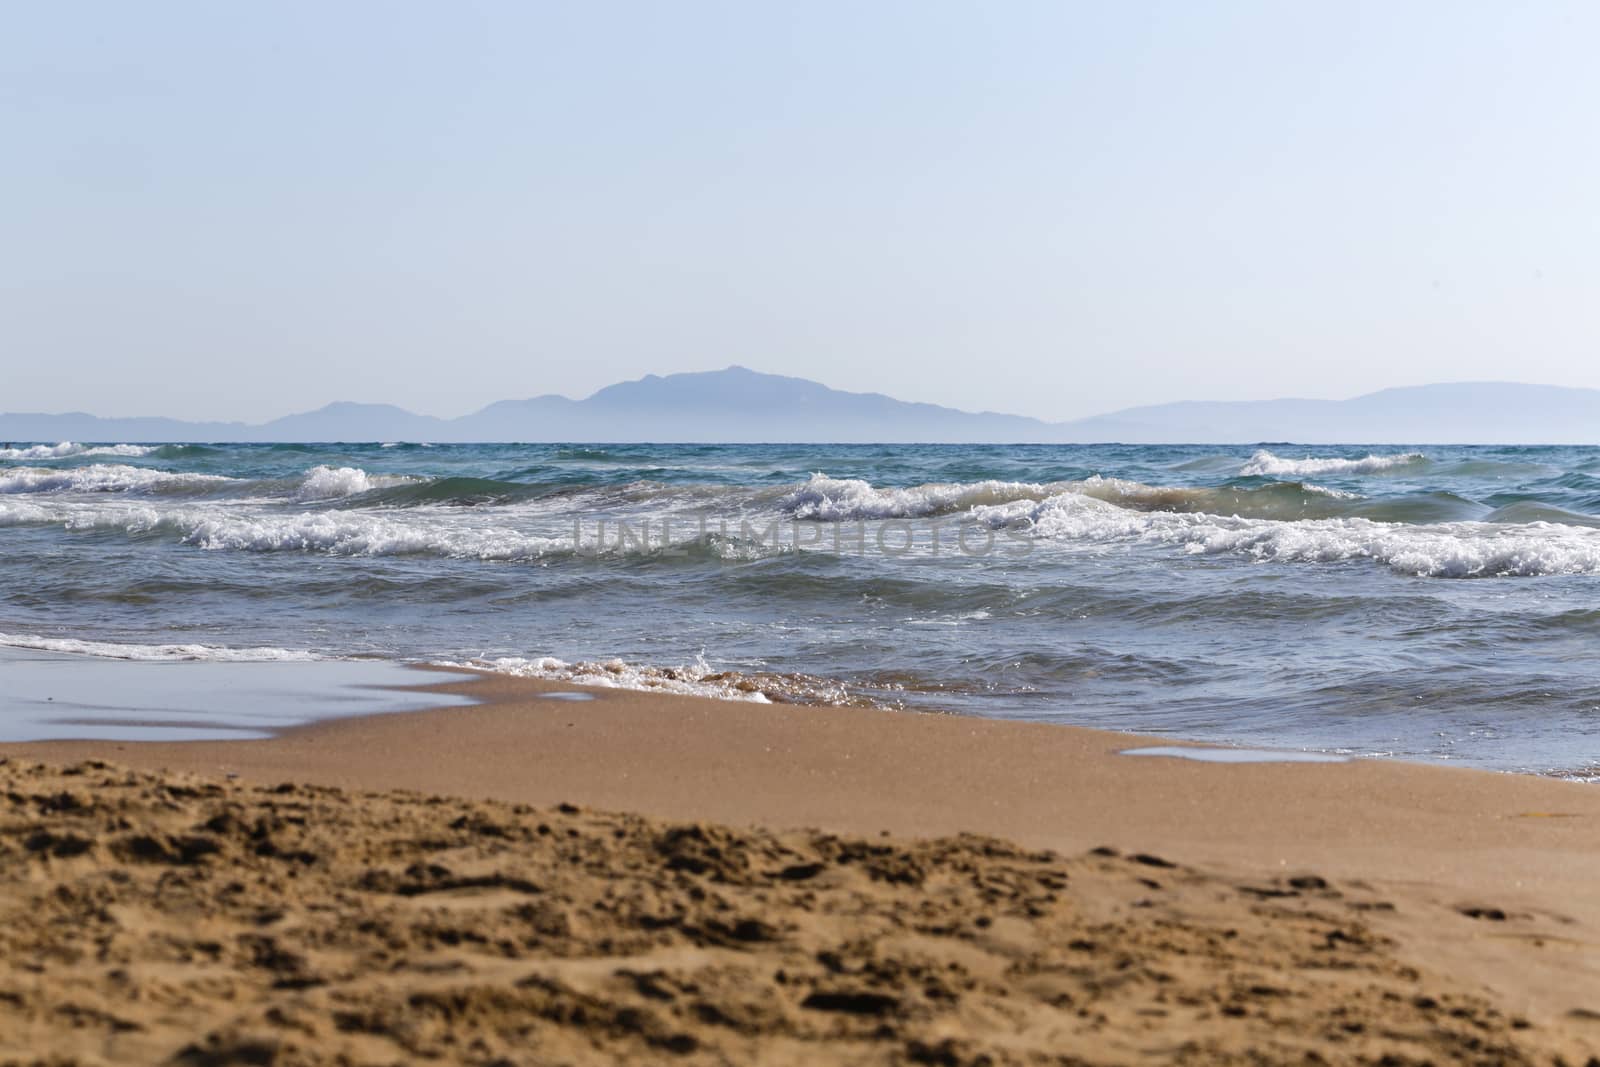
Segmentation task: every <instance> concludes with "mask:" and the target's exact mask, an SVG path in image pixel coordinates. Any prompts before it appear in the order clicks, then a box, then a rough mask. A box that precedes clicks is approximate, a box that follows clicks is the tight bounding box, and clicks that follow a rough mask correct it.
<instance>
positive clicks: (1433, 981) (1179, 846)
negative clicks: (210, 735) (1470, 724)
mask: <svg viewBox="0 0 1600 1067" xmlns="http://www.w3.org/2000/svg"><path fill="white" fill-rule="evenodd" d="M442 677H443V680H442V681H440V682H438V683H436V684H434V685H432V686H430V689H433V690H434V691H437V692H456V693H464V694H470V695H472V696H474V697H477V698H478V699H480V700H483V701H485V702H484V703H483V704H481V705H476V706H470V707H465V708H461V707H457V708H450V709H442V710H436V711H423V712H413V713H401V714H391V715H378V716H370V717H364V718H352V719H345V720H338V721H332V722H325V723H321V724H317V725H313V726H309V727H302V728H297V729H294V730H291V731H288V732H286V733H285V734H283V735H282V736H280V737H277V738H274V739H271V740H265V741H239V742H190V743H173V744H159V743H127V742H94V741H73V742H51V743H33V744H17V745H6V746H0V758H4V759H5V763H4V764H0V784H3V786H4V800H3V803H4V805H5V806H4V808H3V809H0V811H3V818H4V823H3V832H0V860H3V862H0V871H3V872H4V874H3V876H0V907H3V909H4V914H5V921H4V923H3V925H0V929H3V930H4V931H5V933H4V937H5V939H6V943H5V951H4V953H3V958H4V963H3V964H0V1024H3V1025H0V1061H3V1062H19V1063H34V1062H40V1063H43V1062H62V1061H74V1060H75V1061H78V1062H86V1063H100V1062H107V1063H109V1062H131V1061H138V1062H164V1061H175V1062H190V1063H221V1062H272V1063H324V1062H352V1063H391V1062H412V1061H417V1060H423V1059H436V1060H443V1061H449V1062H457V1061H459V1062H474V1063H563V1062H571V1063H601V1062H613V1061H617V1060H623V1059H626V1060H628V1061H630V1062H640V1061H673V1062H703V1063H719V1062H756V1061H760V1062H772V1063H808V1062H861V1063H904V1062H929V1063H1047V1062H1048V1063H1057V1062H1087V1063H1123V1062H1127V1063H1134V1062H1240V1063H1245V1062H1249V1063H1263V1062H1267V1063H1278V1062H1337V1063H1346V1062H1348V1063H1377V1062H1392V1063H1413V1062H1417V1063H1420V1062H1474V1063H1551V1064H1554V1063H1572V1064H1580V1063H1584V1062H1586V1061H1587V1059H1588V1057H1589V1056H1591V1055H1593V1054H1595V1052H1596V1051H1597V1050H1600V951H1597V950H1600V936H1597V931H1600V897H1597V896H1596V894H1595V893H1594V892H1593V888H1592V887H1593V886H1594V885H1595V884H1597V882H1600V848H1597V842H1596V837H1595V830H1594V828H1595V825H1596V820H1597V818H1600V794H1596V793H1595V792H1594V790H1593V789H1592V788H1589V787H1585V786H1582V785H1577V784H1573V783H1568V782H1562V781H1556V780H1550V779H1542V778H1536V777H1529V776H1513V775H1500V774H1488V773H1483V772H1474V771H1461V770H1454V769H1447V768H1438V767H1429V766H1421V765H1412V764H1404V763H1399V762H1390V761H1376V760H1369V761H1356V762H1349V763H1333V764H1291V763H1261V764H1239V765H1229V764H1215V763H1203V762H1195V761H1189V760H1182V759H1172V758H1159V757H1131V756H1126V755H1121V754H1119V753H1121V752H1122V751H1123V750H1125V749H1127V748H1130V747H1138V746H1140V745H1145V744H1149V743H1150V739H1148V738H1136V737H1131V736H1128V735H1118V734H1110V733H1104V732H1098V731H1091V730H1082V729H1075V728H1069V727H1061V726H1053V725H1030V724H1024V723H1015V722H1011V723H1004V722H994V721H986V720H976V719H970V718H963V717H956V716H944V715H920V714H911V713H904V712H890V711H872V710H864V709H859V708H817V707H803V706H785V705H762V704H747V703H735V702H728V701H712V700H704V699H697V698H691V697H680V696H671V695H664V694H649V693H639V692H628V691H620V690H608V689H598V688H597V689H591V690H587V691H585V692H587V693H588V694H589V695H590V696H592V699H583V700H572V699H564V698H559V697H551V696H550V695H549V694H550V693H552V692H564V693H571V692H574V691H575V687H572V686H566V685H554V684H551V683H542V682H536V681H529V680H518V679H507V678H498V677H477V676H465V675H456V674H450V675H445V676H442ZM1385 1057H1387V1059H1386V1058H1385Z"/></svg>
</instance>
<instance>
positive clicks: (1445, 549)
mask: <svg viewBox="0 0 1600 1067" xmlns="http://www.w3.org/2000/svg"><path fill="white" fill-rule="evenodd" d="M973 517H974V518H975V519H976V520H978V521H981V522H985V523H988V524H990V525H992V526H996V527H999V526H1012V525H1018V524H1020V525H1023V526H1025V527H1026V528H1028V529H1029V530H1031V531H1032V532H1033V534H1034V535H1035V536H1036V537H1039V538H1044V539H1047V540H1056V541H1082V542H1093V543H1104V542H1116V541H1121V542H1130V543H1134V544H1144V545H1164V546H1173V547H1177V548H1179V549H1181V550H1182V551H1183V552H1185V553H1187V554H1190V555H1206V556H1222V555H1234V556H1242V557H1245V558H1247V559H1250V560H1254V561H1257V562H1275V563H1341V562H1347V561H1355V560H1369V561H1372V562H1375V563H1380V564H1383V565H1385V566H1387V567H1389V568H1390V569H1391V570H1393V571H1396V572H1397V573H1400V574H1407V575H1415V576H1417V577H1429V578H1489V577H1529V576H1533V575H1550V574H1600V530H1595V529H1590V528H1585V527H1577V526H1563V525H1556V524H1552V523H1528V524H1518V525H1509V524H1497V523H1486V522H1446V523H1437V524H1433V525H1402V524H1398V523H1385V522H1374V521H1372V520H1370V519H1364V518H1339V519H1307V520H1301V521H1296V522H1281V521H1272V520H1262V519H1251V518H1241V517H1230V516H1219V515H1210V514H1203V513H1197V514H1180V513H1175V512H1136V511H1131V510H1128V509H1126V508H1120V507H1117V506H1115V505H1113V504H1109V503H1107V502H1105V501H1103V500H1097V499H1095V498H1093V497H1089V496H1086V495H1084V494H1081V493H1063V494H1060V495H1058V496H1054V497H1051V498H1050V499H1048V500H1044V501H1041V502H1039V503H1036V504H1020V503H1019V504H1011V505H997V506H988V507H982V508H975V509H974V511H973Z"/></svg>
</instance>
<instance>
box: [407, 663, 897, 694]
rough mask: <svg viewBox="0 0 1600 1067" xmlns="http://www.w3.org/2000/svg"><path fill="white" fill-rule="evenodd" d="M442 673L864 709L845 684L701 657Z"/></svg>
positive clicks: (495, 666)
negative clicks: (673, 663) (680, 662)
mask: <svg viewBox="0 0 1600 1067" xmlns="http://www.w3.org/2000/svg"><path fill="white" fill-rule="evenodd" d="M438 666H442V667H472V668H475V669H477V670H484V671H491V672H493V673H495V674H509V675H512V676H515V677H518V678H540V679H544V680H546V681H553V682H565V683H568V684H570V685H589V686H602V687H605V688H609V689H633V690H640V691H644V692H652V693H678V694H681V695H684V696H700V697H714V698H716V699H719V700H742V701H747V702H750V703H756V704H774V703H776V704H835V705H839V704H866V703H868V702H867V701H865V700H858V699H855V698H853V697H852V696H851V695H850V693H849V692H848V691H847V690H846V688H845V687H844V685H843V684H841V683H839V682H837V681H833V680H831V679H827V678H817V677H814V676H811V675H804V674H779V673H775V672H748V673H746V672H739V671H722V670H717V669H716V668H714V667H712V666H710V665H709V664H707V663H706V661H705V659H704V658H703V657H700V658H697V659H696V661H695V662H694V663H692V664H687V665H685V666H680V667H651V666H642V665H639V664H633V663H627V662H624V661H623V660H620V659H612V660H604V661H591V662H581V663H568V662H566V661H565V660H559V659H555V658H554V657H550V656H545V657H540V658H525V657H521V656H502V657H498V658H493V659H474V660H467V661H465V662H455V663H441V664H438Z"/></svg>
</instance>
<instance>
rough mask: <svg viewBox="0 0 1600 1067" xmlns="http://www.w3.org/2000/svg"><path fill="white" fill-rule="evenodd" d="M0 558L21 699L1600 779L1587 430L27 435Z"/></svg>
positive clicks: (1594, 462)
mask: <svg viewBox="0 0 1600 1067" xmlns="http://www.w3.org/2000/svg"><path fill="white" fill-rule="evenodd" d="M0 550H3V551H0V649H4V650H6V651H7V652H8V656H7V657H4V658H0V720H3V719H4V717H5V715H6V714H7V713H8V712H7V709H6V705H5V694H6V692H7V690H8V689H9V690H10V691H11V692H12V693H13V694H14V693H15V692H16V691H17V689H18V686H17V685H16V684H12V685H10V686H8V685H7V684H6V683H5V676H6V674H7V673H10V674H11V675H12V677H13V679H14V680H15V679H20V678H21V677H22V675H21V673H19V672H20V670H21V666H22V665H23V664H25V663H28V662H36V661H38V659H39V658H40V657H44V658H47V659H52V660H53V661H56V662H62V663H80V664H87V663H90V662H91V661H92V662H94V663H97V664H103V663H105V662H106V661H124V662H128V661H131V662H139V663H164V664H183V663H188V664H212V665H215V664H218V663H250V662H256V663H299V664H305V663H318V664H321V663H350V664H357V665H363V668H364V669H365V667H370V666H372V665H373V664H456V665H463V664H464V665H470V666H474V667H479V668H483V669H486V670H490V671H497V672H503V673H506V674H513V675H525V676H532V677H539V678H547V679H556V680H561V681H568V682H574V683H587V684H599V685H610V686H622V687H629V688H639V689H657V690H662V691H670V692H682V693H697V694H705V695H710V696H715V697H723V698H727V699H730V700H733V701H739V702H743V703H746V704H754V703H762V702H770V703H794V704H801V705H843V706H859V707H869V706H886V707H892V708H904V709H908V710H916V711H924V712H931V713H941V714H952V715H974V716H983V717H988V718H996V719H1021V720H1029V721H1036V722H1052V723H1069V724H1077V725H1086V726H1095V727H1103V728H1109V729H1115V730H1125V731H1132V732H1137V733H1142V734H1150V735H1160V736H1163V737H1166V738H1172V739H1180V738H1181V739H1191V740H1200V741H1210V742H1217V743H1222V744H1229V745H1241V746H1254V747H1268V748H1283V749H1292V750H1303V751H1307V752H1322V753H1331V754H1339V755H1346V756H1375V757H1393V758H1401V759H1411V760H1425V761H1440V762H1449V763H1455V764H1460V765H1465V766H1473V767H1481V768H1490V769H1496V770H1505V771H1522V772H1533V773H1540V774H1552V775H1560V776H1564V777H1571V778H1577V779H1586V778H1592V777H1595V776H1596V775H1597V774H1600V769H1597V768H1600V655H1597V652H1600V449H1596V448H1569V447H1490V446H1439V445H1422V446H1412V445H1404V444H1370V445H1352V446H1327V445H1319V446H1305V445H1295V444H1287V443H1265V444H1257V445H1250V446H1241V447H1221V446H1215V445H1195V446H1166V445H1161V446H1155V445H898V444H896V445H848V446H843V445H841V446H832V445H814V444H807V445H681V444H672V445H648V444H645V445H636V444H627V445H546V444H483V445H460V444H437V445H434V444H423V443H406V442H383V443H377V442H375V443H372V444H365V445H318V444H305V445H294V444H253V445H252V444H244V445H237V444H215V445H197V444H170V445H143V444H119V443H110V444H101V445H94V444H82V443H42V444H28V443H20V444H17V443H13V444H10V445H8V446H6V447H4V448H0ZM78 673H79V674H83V673H84V672H81V671H80V672H78ZM407 673H410V672H407ZM62 676H63V677H64V676H65V675H62ZM84 676H87V675H84ZM185 677H190V676H185ZM41 699H42V698H41ZM258 710H259V709H258ZM192 711H193V716H194V717H192V718H191V719H190V720H189V725H190V726H193V725H194V724H195V722H196V721H203V720H205V719H206V718H207V717H208V716H209V717H210V718H212V719H214V720H216V724H217V725H218V726H219V728H224V727H228V726H230V725H232V726H233V727H235V728H237V727H238V726H239V724H238V723H237V722H231V721H230V720H229V716H230V714H231V713H230V710H229V702H228V701H227V700H226V699H221V700H217V701H213V702H211V703H210V704H208V705H206V706H205V707H201V708H196V709H192ZM730 713H734V714H737V711H732V712H730ZM63 721H64V720H63ZM258 725H259V724H258ZM3 726H4V723H3V722H0V731H3ZM76 729H77V730H78V732H79V733H80V734H81V733H83V732H84V731H85V730H86V729H87V731H88V732H89V733H91V734H92V733H93V729H92V727H87V728H86V727H83V726H82V725H80V726H79V727H77V728H76ZM183 736H188V735H183Z"/></svg>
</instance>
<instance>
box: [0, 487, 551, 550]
mask: <svg viewBox="0 0 1600 1067" xmlns="http://www.w3.org/2000/svg"><path fill="white" fill-rule="evenodd" d="M58 523H59V524H60V525H61V526H62V527H64V528H66V529H69V530H122V531H124V532H126V533H130V534H147V533H152V532H158V531H171V533H172V534H173V535H174V536H175V537H176V538H177V539H178V540H179V541H181V542H182V543H184V544H188V545H193V546H195V547H197V548H204V549H213V550H229V549H231V550H234V551H242V552H322V553H327V554H329V555H339V556H400V555H432V556H441V557H445V558H451V559H479V560H486V561H489V560H499V561H529V560H535V559H539V558H542V557H544V556H547V555H549V554H551V553H556V552H561V551H563V550H568V549H570V548H571V544H572V540H571V538H570V537H543V536H539V535H536V534H529V533H523V532H520V531H517V530H513V529H509V528H506V527H500V526H483V525H478V524H475V523H473V522H472V521H471V519H470V517H460V518H443V517H437V518H433V519H431V520H421V521H405V520H401V519H397V518H393V517H391V516H389V515H385V514H379V513H373V512H362V511H323V512H301V513H298V514H285V513H282V512H275V511H270V510H267V509H264V508H259V507H252V508H248V509H247V508H242V507H239V506H238V505H197V506H190V507H156V506H152V505H151V504H147V503H140V504H131V503H130V504H90V503H81V502H71V503H68V502H57V501H49V502H45V501H37V500H0V526H20V525H37V524H58Z"/></svg>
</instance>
